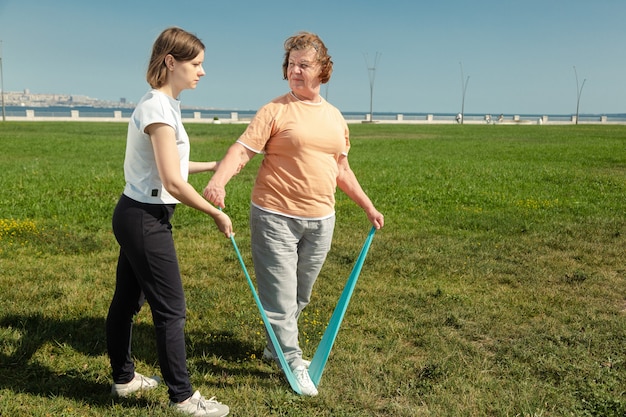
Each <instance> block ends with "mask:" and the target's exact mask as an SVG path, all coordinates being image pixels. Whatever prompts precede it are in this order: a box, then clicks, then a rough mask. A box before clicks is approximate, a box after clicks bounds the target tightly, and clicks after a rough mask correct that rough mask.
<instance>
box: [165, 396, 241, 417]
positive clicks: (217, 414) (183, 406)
mask: <svg viewBox="0 0 626 417" xmlns="http://www.w3.org/2000/svg"><path fill="white" fill-rule="evenodd" d="M170 406H172V407H174V409H175V410H176V411H179V412H181V413H185V414H188V415H191V416H212V417H224V416H226V415H228V413H229V412H230V409H229V408H228V406H226V405H224V404H222V403H220V402H218V401H217V400H216V399H215V397H212V398H210V399H208V400H207V399H206V398H204V397H203V396H202V395H200V391H196V392H194V393H193V395H192V396H191V397H189V398H188V399H186V400H185V401H183V402H182V403H173V402H171V401H170Z"/></svg>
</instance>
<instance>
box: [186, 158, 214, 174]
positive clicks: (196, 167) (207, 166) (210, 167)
mask: <svg viewBox="0 0 626 417" xmlns="http://www.w3.org/2000/svg"><path fill="white" fill-rule="evenodd" d="M219 164H220V163H219V161H210V162H194V161H189V173H190V174H198V173H200V172H208V171H215V170H217V167H218V166H219Z"/></svg>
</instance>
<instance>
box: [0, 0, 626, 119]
mask: <svg viewBox="0 0 626 417" xmlns="http://www.w3.org/2000/svg"><path fill="white" fill-rule="evenodd" d="M625 21H626V1H624V0H596V1H579V0H540V1H537V0H528V1H523V2H522V1H519V2H518V1H508V0H501V1H483V0H476V1H453V0H440V1H435V0H433V1H429V2H424V1H418V0H406V1H398V0H386V1H350V0H346V1H341V0H331V1H327V0H317V1H305V2H293V1H269V0H267V1H247V0H246V1H227V0H222V1H219V2H217V1H210V0H204V1H200V0H198V1H191V0H177V1H162V0H152V1H140V0H123V1H121V0H107V1H93V2H92V1H86V0H57V1H47V0H40V1H34V0H0V40H2V56H3V69H4V88H5V91H21V90H24V89H29V90H30V91H31V92H33V93H62V94H77V95H87V96H90V97H94V98H99V99H103V100H118V99H119V98H121V97H125V98H126V99H127V100H129V101H132V102H136V101H137V100H138V99H139V98H140V97H141V96H142V95H143V93H144V92H145V91H146V90H147V89H148V85H147V83H146V82H145V77H144V74H145V69H146V65H147V61H148V58H149V54H150V48H151V45H152V42H153V41H154V39H155V38H156V36H157V35H158V34H159V33H160V32H161V30H163V29H164V28H166V27H168V26H179V27H182V28H184V29H187V30H189V31H191V32H194V33H195V34H197V35H198V36H199V37H200V38H201V39H202V40H203V42H204V43H205V45H206V46H207V51H206V60H205V65H204V66H205V70H206V72H207V75H206V76H205V77H204V78H203V79H202V80H201V81H200V84H199V85H198V87H197V89H196V90H194V91H185V92H184V93H183V94H182V96H181V100H182V102H183V105H190V106H202V107H216V108H225V109H241V110H255V109H257V108H259V107H260V106H261V105H263V104H264V103H266V102H267V101H269V100H270V99H272V98H274V97H276V96H278V95H280V94H282V93H284V92H286V91H287V83H286V81H284V80H282V72H281V63H282V55H283V50H282V45H283V41H284V40H285V38H287V37H288V36H290V35H292V34H294V33H295V32H297V31H299V30H308V31H312V32H316V33H317V34H319V35H320V36H321V37H322V39H323V40H324V42H325V43H326V46H327V47H328V49H329V52H330V54H331V55H332V57H333V61H334V63H335V65H334V68H335V70H334V73H333V77H332V79H331V81H330V83H329V84H328V87H327V88H325V87H323V88H322V93H323V94H324V95H325V96H326V97H327V98H328V100H329V101H330V102H332V103H333V104H335V105H336V106H337V107H338V108H339V109H340V110H342V111H364V112H367V111H369V106H370V80H369V74H368V66H369V67H373V66H374V61H375V57H376V54H379V59H378V62H377V65H376V71H375V79H374V95H373V108H374V112H398V113H410V112H432V113H441V112H446V113H453V112H457V111H459V110H460V108H461V101H462V87H461V86H462V82H461V80H462V77H461V68H462V70H463V75H464V77H463V79H464V80H467V77H469V80H468V82H467V89H466V94H465V112H466V113H481V114H482V113H491V114H499V113H505V114H572V113H575V111H576V101H577V92H578V90H577V86H576V78H575V72H574V67H576V71H577V73H578V79H579V86H580V85H582V83H583V80H586V81H585V84H584V88H583V90H582V93H581V99H580V112H581V113H600V114H601V113H625V112H626V24H625V23H624V22H625Z"/></svg>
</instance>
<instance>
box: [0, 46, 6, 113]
mask: <svg viewBox="0 0 626 417" xmlns="http://www.w3.org/2000/svg"><path fill="white" fill-rule="evenodd" d="M0 92H1V95H2V121H3V122H4V121H6V120H7V116H6V112H5V110H4V75H3V73H2V41H1V40H0Z"/></svg>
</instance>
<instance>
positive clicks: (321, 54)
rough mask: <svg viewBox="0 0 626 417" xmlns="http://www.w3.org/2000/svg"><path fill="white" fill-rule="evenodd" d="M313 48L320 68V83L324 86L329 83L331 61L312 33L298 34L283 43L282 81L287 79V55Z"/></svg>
mask: <svg viewBox="0 0 626 417" xmlns="http://www.w3.org/2000/svg"><path fill="white" fill-rule="evenodd" d="M308 48H313V49H315V51H316V52H317V62H318V63H319V64H320V66H321V71H320V82H321V83H322V84H326V83H327V82H328V81H330V75H331V74H332V73H333V61H332V60H331V59H330V55H328V49H326V45H324V42H322V40H321V39H320V37H319V36H317V35H316V34H314V33H310V32H299V33H297V34H295V35H293V36H291V37H289V38H287V40H286V41H285V60H284V61H283V79H285V80H286V79H287V67H288V66H289V54H290V53H291V51H301V50H303V49H308Z"/></svg>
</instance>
